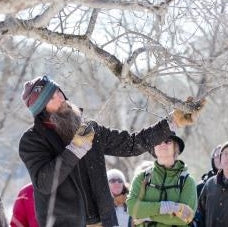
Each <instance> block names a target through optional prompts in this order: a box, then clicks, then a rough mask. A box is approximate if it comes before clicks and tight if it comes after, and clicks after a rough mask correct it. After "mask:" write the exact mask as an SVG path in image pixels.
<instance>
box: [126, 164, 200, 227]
mask: <svg viewBox="0 0 228 227" xmlns="http://www.w3.org/2000/svg"><path fill="white" fill-rule="evenodd" d="M149 171H150V172H151V183H152V184H155V185H162V183H163V184H164V185H165V186H168V185H175V184H177V182H178V180H179V175H180V174H181V173H182V171H187V167H186V166H185V164H184V163H183V162H182V161H180V160H177V161H176V162H175V165H174V166H173V167H172V168H169V169H167V168H165V167H163V166H160V165H159V164H158V163H157V161H156V162H155V165H154V167H153V168H152V169H151V170H149ZM144 179H145V177H144V172H141V173H140V174H139V175H137V176H136V177H135V178H134V179H133V182H132V185H131V189H130V193H129V195H128V199H127V206H128V211H129V214H130V216H132V217H133V218H136V219H144V218H150V219H152V220H153V222H156V223H157V224H156V227H168V226H175V225H177V226H182V227H184V226H188V225H187V224H186V223H185V222H184V221H182V220H181V219H180V218H179V217H176V216H173V215H169V214H163V215H162V214H160V201H162V200H167V201H174V202H179V203H184V204H187V205H188V206H189V207H191V208H192V209H193V210H194V211H196V208H197V193H196V184H195V181H194V180H193V178H192V177H191V176H188V177H187V178H186V180H185V183H184V186H183V189H182V192H181V193H180V189H179V188H171V189H167V190H166V192H167V194H166V195H167V199H165V193H164V191H163V193H162V192H161V190H159V189H156V188H154V187H151V186H147V187H146V190H145V184H144V183H143V181H144ZM160 197H161V200H160ZM137 226H138V227H139V226H140V227H143V226H146V225H143V224H141V225H137ZM149 226H155V225H149Z"/></svg>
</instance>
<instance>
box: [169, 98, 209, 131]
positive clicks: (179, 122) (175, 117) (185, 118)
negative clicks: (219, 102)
mask: <svg viewBox="0 0 228 227" xmlns="http://www.w3.org/2000/svg"><path fill="white" fill-rule="evenodd" d="M193 102H194V103H195V101H194V98H193V97H188V98H187V100H186V103H193ZM205 104H206V100H205V99H202V100H199V101H198V103H197V110H194V111H193V112H192V113H186V112H184V111H182V110H180V109H175V110H174V111H173V113H172V121H173V123H174V124H176V126H177V127H184V126H188V125H192V124H194V123H195V122H196V121H197V119H198V117H199V114H200V112H201V110H202V109H203V107H204V106H205Z"/></svg>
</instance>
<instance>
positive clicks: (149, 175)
mask: <svg viewBox="0 0 228 227" xmlns="http://www.w3.org/2000/svg"><path fill="white" fill-rule="evenodd" d="M152 171H153V168H148V169H146V170H145V171H144V181H143V182H144V185H145V188H147V187H148V186H149V185H150V183H151V178H152Z"/></svg>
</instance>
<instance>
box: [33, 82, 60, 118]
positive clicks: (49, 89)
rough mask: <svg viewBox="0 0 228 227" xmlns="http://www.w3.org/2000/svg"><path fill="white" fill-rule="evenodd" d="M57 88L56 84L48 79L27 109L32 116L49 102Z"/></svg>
mask: <svg viewBox="0 0 228 227" xmlns="http://www.w3.org/2000/svg"><path fill="white" fill-rule="evenodd" d="M57 88H58V86H57V85H56V84H55V83H54V82H52V81H49V82H48V83H47V84H46V85H45V87H44V88H43V90H42V92H41V94H40V95H39V97H38V99H37V100H36V102H35V103H34V104H33V105H32V106H30V107H29V110H30V111H31V113H32V115H33V116H34V117H35V116H36V115H38V114H39V113H40V112H42V110H43V109H44V108H45V107H46V105H47V103H48V102H49V100H50V99H51V97H52V95H53V94H54V93H55V91H56V89H57Z"/></svg>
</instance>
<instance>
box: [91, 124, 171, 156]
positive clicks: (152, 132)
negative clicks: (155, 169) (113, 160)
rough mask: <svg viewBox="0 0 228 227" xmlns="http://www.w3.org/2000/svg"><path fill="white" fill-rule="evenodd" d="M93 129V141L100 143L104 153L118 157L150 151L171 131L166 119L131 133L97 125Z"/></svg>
mask: <svg viewBox="0 0 228 227" xmlns="http://www.w3.org/2000/svg"><path fill="white" fill-rule="evenodd" d="M95 131H96V134H95V138H94V142H97V143H99V144H100V147H101V148H102V149H103V150H104V154H106V155H113V156H120V157H121V156H122V157H129V156H137V155H140V154H142V153H144V152H146V151H151V149H153V147H154V146H155V145H157V144H159V143H160V142H162V141H163V140H164V139H166V138H167V137H168V136H169V135H170V134H171V133H172V132H171V130H170V127H169V124H168V122H167V120H162V121H160V122H158V123H156V124H155V125H153V126H151V127H149V128H147V129H142V130H141V131H140V132H138V133H133V134H130V133H129V132H128V131H119V130H111V129H109V128H105V127H102V126H99V125H96V126H95Z"/></svg>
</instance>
